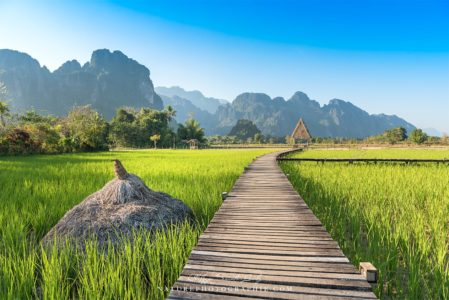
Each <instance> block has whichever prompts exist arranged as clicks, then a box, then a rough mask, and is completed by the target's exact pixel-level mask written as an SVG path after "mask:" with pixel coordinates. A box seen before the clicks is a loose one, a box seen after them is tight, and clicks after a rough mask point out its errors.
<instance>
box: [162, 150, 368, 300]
mask: <svg viewBox="0 0 449 300" xmlns="http://www.w3.org/2000/svg"><path fill="white" fill-rule="evenodd" d="M169 299H376V297H375V295H374V294H373V293H372V291H371V286H370V284H369V283H367V281H366V280H365V278H364V277H362V275H360V273H359V272H358V271H357V270H356V269H355V268H354V266H353V265H352V264H351V263H349V261H348V259H347V258H346V257H345V256H344V254H343V253H342V251H341V250H340V248H339V247H338V244H337V243H336V242H335V241H334V240H333V239H332V238H331V237H330V235H329V234H328V233H327V231H326V230H325V228H324V227H323V226H322V224H321V223H320V221H319V220H318V219H317V218H316V217H315V215H314V214H313V213H312V211H311V210H310V209H309V208H308V207H307V205H306V204H305V202H304V201H303V200H302V199H301V197H300V196H299V195H298V193H297V192H296V191H295V190H294V189H293V187H292V185H291V184H290V182H289V181H288V179H287V177H286V176H285V175H284V174H283V173H282V171H281V170H280V168H279V167H278V165H277V162H276V154H268V155H265V156H262V157H260V158H258V159H256V160H255V161H254V162H253V163H252V164H251V165H250V166H249V167H248V168H247V170H246V171H245V172H244V173H243V174H242V175H241V177H240V178H239V179H238V181H237V182H236V184H235V185H234V188H233V189H232V191H231V192H230V193H229V196H228V198H227V199H226V200H225V201H224V203H223V205H222V206H221V208H220V209H219V211H218V212H217V213H216V214H215V216H214V218H213V219H212V221H211V223H210V224H209V226H208V228H207V229H206V230H205V232H204V233H203V234H202V235H201V237H200V239H199V243H198V245H197V246H196V247H195V248H194V250H193V251H192V253H191V254H190V257H189V260H188V262H187V264H186V266H185V267H184V270H183V271H182V273H181V275H180V277H179V279H178V281H177V282H176V283H175V285H174V286H173V288H172V290H171V293H170V295H169Z"/></svg>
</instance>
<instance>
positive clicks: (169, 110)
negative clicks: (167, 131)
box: [165, 105, 176, 122]
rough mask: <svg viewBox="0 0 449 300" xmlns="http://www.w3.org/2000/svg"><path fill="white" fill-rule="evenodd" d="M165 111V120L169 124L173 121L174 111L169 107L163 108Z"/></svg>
mask: <svg viewBox="0 0 449 300" xmlns="http://www.w3.org/2000/svg"><path fill="white" fill-rule="evenodd" d="M165 111H166V112H167V118H168V121H169V122H170V121H171V120H172V119H173V117H174V116H176V110H174V109H173V107H172V106H171V105H169V106H167V107H166V108H165Z"/></svg>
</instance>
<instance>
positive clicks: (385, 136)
mask: <svg viewBox="0 0 449 300" xmlns="http://www.w3.org/2000/svg"><path fill="white" fill-rule="evenodd" d="M311 142H312V143H318V144H390V145H395V144H415V145H421V144H425V145H426V144H427V145H449V137H448V136H447V135H443V136H442V137H437V136H429V135H427V134H426V133H425V132H424V131H423V130H422V129H419V128H416V129H414V130H412V131H411V132H410V134H408V132H407V130H406V129H405V128H404V127H396V128H392V129H388V130H385V131H384V132H383V133H382V134H379V135H375V136H370V137H368V138H365V139H354V138H321V137H315V138H312V140H311Z"/></svg>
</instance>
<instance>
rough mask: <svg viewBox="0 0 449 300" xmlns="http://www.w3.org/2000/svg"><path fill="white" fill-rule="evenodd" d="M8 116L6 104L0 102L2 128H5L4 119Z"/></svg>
mask: <svg viewBox="0 0 449 300" xmlns="http://www.w3.org/2000/svg"><path fill="white" fill-rule="evenodd" d="M8 116H9V106H8V104H7V103H6V102H3V101H0V122H1V124H2V126H3V127H5V126H6V121H5V118H6V117H8Z"/></svg>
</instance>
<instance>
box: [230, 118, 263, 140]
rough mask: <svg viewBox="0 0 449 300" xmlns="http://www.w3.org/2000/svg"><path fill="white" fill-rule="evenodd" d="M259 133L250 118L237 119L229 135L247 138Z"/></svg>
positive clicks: (242, 138)
mask: <svg viewBox="0 0 449 300" xmlns="http://www.w3.org/2000/svg"><path fill="white" fill-rule="evenodd" d="M257 133H260V130H259V128H257V126H256V125H255V124H254V123H253V122H252V121H250V120H245V119H241V120H238V121H237V123H236V124H235V126H234V127H232V129H231V131H230V132H229V135H231V136H236V137H237V138H239V139H240V140H243V141H244V140H247V139H248V138H252V137H254V136H255V135H256V134H257Z"/></svg>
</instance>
